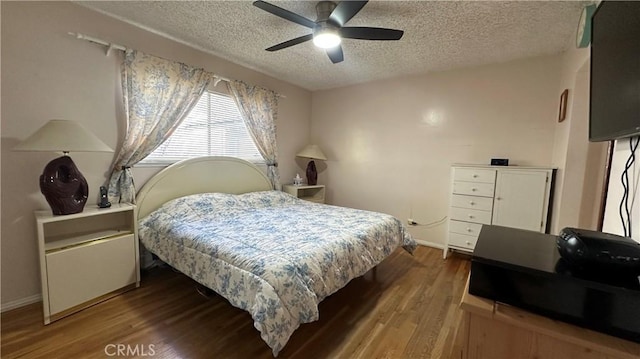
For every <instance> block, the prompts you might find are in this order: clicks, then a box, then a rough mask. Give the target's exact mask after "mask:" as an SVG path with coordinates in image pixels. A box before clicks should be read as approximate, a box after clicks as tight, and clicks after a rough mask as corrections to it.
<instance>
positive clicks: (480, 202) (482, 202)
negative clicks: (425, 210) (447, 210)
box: [451, 194, 493, 212]
mask: <svg viewBox="0 0 640 359" xmlns="http://www.w3.org/2000/svg"><path fill="white" fill-rule="evenodd" d="M451 207H459V208H469V209H478V210H481V211H489V212H491V210H492V209H493V198H489V197H475V196H464V195H461V194H454V195H453V196H451Z"/></svg>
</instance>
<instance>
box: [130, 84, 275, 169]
mask: <svg viewBox="0 0 640 359" xmlns="http://www.w3.org/2000/svg"><path fill="white" fill-rule="evenodd" d="M200 156H232V157H239V158H242V159H245V160H248V161H251V162H253V163H264V159H263V158H262V156H261V155H260V152H258V149H257V148H256V145H255V144H254V142H253V139H252V138H251V135H250V134H249V131H248V130H247V126H246V125H245V124H244V121H243V120H242V117H241V116H240V111H239V110H238V106H236V103H235V102H234V101H233V99H232V98H231V97H230V96H228V95H224V94H220V93H216V92H209V91H206V92H205V93H204V94H203V95H202V97H201V98H200V100H198V103H197V104H196V105H195V106H194V108H193V109H192V110H191V112H190V113H189V115H187V118H185V119H184V120H183V121H182V123H181V124H180V126H178V128H177V129H176V130H175V132H174V133H173V134H172V135H171V137H169V138H168V139H167V140H166V141H165V142H164V143H163V144H162V145H160V147H158V148H156V150H155V151H153V152H152V153H151V154H150V155H149V156H147V158H145V159H144V160H142V162H141V163H142V164H171V163H174V162H177V161H180V160H183V159H187V158H192V157H200Z"/></svg>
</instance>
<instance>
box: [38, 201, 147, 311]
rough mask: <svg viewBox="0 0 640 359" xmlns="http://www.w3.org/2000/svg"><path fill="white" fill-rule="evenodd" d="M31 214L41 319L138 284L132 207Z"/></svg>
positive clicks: (88, 304)
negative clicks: (39, 285)
mask: <svg viewBox="0 0 640 359" xmlns="http://www.w3.org/2000/svg"><path fill="white" fill-rule="evenodd" d="M35 217H36V223H37V231H38V250H39V255H40V275H41V282H42V302H43V311H44V323H45V324H49V323H50V322H52V321H55V320H58V319H60V318H62V317H65V316H67V315H69V314H72V313H75V312H77V311H79V310H81V309H84V308H86V307H88V306H90V305H93V304H95V303H98V302H101V301H103V300H106V299H108V298H111V297H113V296H116V295H118V294H120V293H122V292H124V291H126V290H129V289H132V288H136V287H138V286H140V270H139V257H138V235H137V221H136V206H134V205H131V204H114V205H113V206H111V207H110V208H98V207H97V206H95V205H94V206H87V207H85V210H84V211H83V212H81V213H76V214H70V215H57V216H56V215H53V214H51V211H36V212H35Z"/></svg>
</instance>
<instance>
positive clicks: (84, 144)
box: [13, 120, 113, 152]
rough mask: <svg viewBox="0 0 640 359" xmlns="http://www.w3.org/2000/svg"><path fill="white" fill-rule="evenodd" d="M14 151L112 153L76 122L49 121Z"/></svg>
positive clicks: (109, 148)
mask: <svg viewBox="0 0 640 359" xmlns="http://www.w3.org/2000/svg"><path fill="white" fill-rule="evenodd" d="M13 150H14V151H44V152H113V149H111V147H109V146H107V145H106V144H105V143H104V142H102V141H101V140H100V139H99V138H98V137H97V136H96V135H94V134H93V133H92V132H91V131H89V130H87V129H86V128H84V127H83V126H82V125H80V124H79V123H77V122H74V121H69V120H50V121H49V122H47V123H46V124H45V125H44V126H42V127H40V129H38V130H37V131H36V132H35V133H34V134H32V135H31V136H29V137H27V138H26V139H25V140H24V141H22V142H20V143H19V144H18V145H17V146H16V147H14V148H13Z"/></svg>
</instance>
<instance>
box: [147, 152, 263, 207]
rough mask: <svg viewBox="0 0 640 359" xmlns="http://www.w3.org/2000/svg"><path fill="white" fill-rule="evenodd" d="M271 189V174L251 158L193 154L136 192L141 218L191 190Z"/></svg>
mask: <svg viewBox="0 0 640 359" xmlns="http://www.w3.org/2000/svg"><path fill="white" fill-rule="evenodd" d="M271 189H273V187H272V186H271V182H270V181H269V178H267V176H266V175H265V174H264V173H263V172H262V170H260V169H259V168H258V167H256V166H255V165H254V164H252V163H251V162H248V161H245V160H242V159H239V158H234V157H220V156H208V157H197V158H192V159H188V160H184V161H180V162H177V163H174V164H172V165H171V166H169V167H167V168H165V169H163V170H162V171H160V172H158V173H157V174H156V175H155V176H153V177H151V178H150V179H149V180H148V181H147V183H145V184H144V186H142V188H141V189H140V191H138V194H137V196H136V203H137V207H138V219H140V218H144V217H145V216H146V215H148V214H149V213H151V212H153V211H154V210H156V209H157V208H159V207H160V206H162V205H163V204H164V203H166V202H168V201H170V200H172V199H174V198H178V197H183V196H187V195H190V194H196V193H207V192H221V193H233V194H240V193H247V192H256V191H269V190H271Z"/></svg>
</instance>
